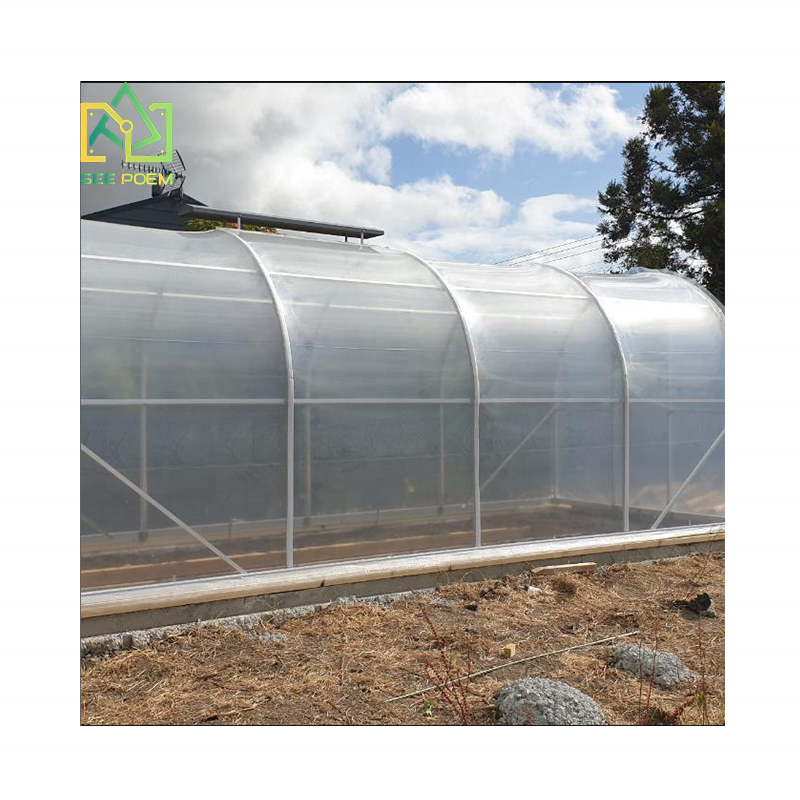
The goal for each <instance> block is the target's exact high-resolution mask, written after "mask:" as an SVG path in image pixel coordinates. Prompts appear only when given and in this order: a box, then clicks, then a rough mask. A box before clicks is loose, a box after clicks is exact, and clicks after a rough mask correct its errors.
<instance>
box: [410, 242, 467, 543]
mask: <svg viewBox="0 0 800 800" xmlns="http://www.w3.org/2000/svg"><path fill="white" fill-rule="evenodd" d="M406 255H408V256H410V257H411V258H413V259H414V260H415V261H417V262H419V263H420V264H422V266H423V267H425V268H426V269H427V270H428V271H429V272H430V273H431V275H433V276H434V278H436V280H437V281H438V282H439V284H440V285H441V287H442V289H444V291H445V292H446V293H447V296H448V297H449V298H450V301H451V302H452V304H453V307H454V308H455V310H456V314H458V319H459V321H460V322H461V328H462V330H463V331H464V338H465V339H466V343H467V352H468V354H469V363H470V367H471V369H472V486H473V489H472V492H473V505H474V512H475V525H474V530H475V547H480V546H481V469H480V464H481V462H480V457H481V444H480V414H481V384H480V378H479V377H478V359H477V358H476V356H475V345H474V344H473V341H472V333H471V332H470V329H469V325H467V321H466V319H465V318H464V310H463V309H462V308H461V303H460V302H459V301H458V298H457V297H456V295H455V294H454V293H453V291H452V289H451V288H450V286H449V284H448V283H447V281H446V280H445V279H444V278H443V277H442V276H441V274H440V272H439V270H438V269H436V267H434V266H433V264H430V263H429V262H428V261H426V260H425V259H423V258H420V257H419V256H416V255H414V254H413V253H409V252H407V251H406Z"/></svg>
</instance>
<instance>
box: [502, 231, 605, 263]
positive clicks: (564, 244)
mask: <svg viewBox="0 0 800 800" xmlns="http://www.w3.org/2000/svg"><path fill="white" fill-rule="evenodd" d="M600 236H601V234H599V233H593V234H592V235H591V236H583V237H582V238H580V239H570V240H569V241H566V242H562V243H561V244H554V245H553V246H552V247H544V248H542V249H541V250H533V251H531V252H530V253H521V254H520V255H518V256H509V257H508V258H504V259H503V260H502V261H495V263H494V265H493V266H497V264H505V262H506V261H514V260H515V259H517V258H527V257H528V256H535V255H538V254H539V253H547V252H549V251H550V250H562V248H566V247H567V245H570V244H576V243H577V242H585V241H586V240H587V239H598V238H600ZM569 249H572V248H569Z"/></svg>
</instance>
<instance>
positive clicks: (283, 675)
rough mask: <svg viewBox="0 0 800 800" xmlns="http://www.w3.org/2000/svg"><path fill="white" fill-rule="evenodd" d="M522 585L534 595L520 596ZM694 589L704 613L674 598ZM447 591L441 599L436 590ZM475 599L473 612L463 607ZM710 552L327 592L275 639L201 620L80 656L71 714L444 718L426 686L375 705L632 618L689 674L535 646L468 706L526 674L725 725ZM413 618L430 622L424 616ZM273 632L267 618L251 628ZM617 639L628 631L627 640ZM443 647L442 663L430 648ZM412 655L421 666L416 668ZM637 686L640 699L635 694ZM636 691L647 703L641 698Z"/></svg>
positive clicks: (615, 703)
mask: <svg viewBox="0 0 800 800" xmlns="http://www.w3.org/2000/svg"><path fill="white" fill-rule="evenodd" d="M531 582H534V583H535V584H536V585H538V586H539V587H540V588H541V589H542V592H541V593H539V594H530V593H528V592H526V591H525V587H526V585H527V584H529V583H531ZM700 591H706V592H708V593H709V594H710V595H711V596H712V597H713V598H714V603H715V606H716V609H717V613H718V617H717V618H715V619H710V618H703V617H699V616H698V615H697V614H695V613H693V612H691V611H688V610H686V609H682V608H680V607H678V606H676V605H675V601H676V600H687V599H690V598H691V597H693V596H694V595H696V594H697V593H698V592H700ZM439 599H449V600H452V601H453V603H452V605H449V604H447V603H441V602H439V603H437V602H436V601H437V600H439ZM471 609H476V610H471ZM724 612H725V596H724V557H723V556H721V555H697V556H690V557H686V558H680V559H673V560H670V561H664V562H661V563H656V564H638V565H619V566H615V567H610V568H607V569H600V570H598V571H597V572H594V573H576V574H570V575H569V576H564V575H559V576H552V577H547V578H543V577H541V576H539V577H538V579H532V577H531V576H530V575H520V576H514V577H508V578H505V579H503V580H500V581H494V580H492V581H484V582H482V583H453V584H450V585H448V586H444V587H441V588H440V589H438V590H437V591H436V592H434V593H432V594H428V595H424V596H421V597H419V596H417V597H413V598H409V599H401V600H397V601H395V602H394V603H391V604H389V605H386V606H381V605H373V604H366V603H358V604H354V605H349V606H346V605H338V604H332V605H330V606H328V607H327V608H325V609H323V610H322V611H319V612H317V613H315V614H312V615H310V616H307V617H301V618H298V619H291V620H287V621H285V622H284V623H283V625H282V626H281V628H280V630H281V631H282V632H283V633H285V634H287V639H286V641H284V642H269V641H261V640H260V639H259V638H258V633H259V631H258V630H256V631H249V632H247V633H245V632H243V631H239V630H226V629H222V628H219V627H217V626H206V627H202V628H197V629H194V630H191V631H189V632H187V633H185V634H181V635H178V636H175V637H173V638H171V639H167V640H164V641H161V642H158V643H155V644H152V645H150V646H148V647H145V648H143V649H140V650H130V651H124V652H120V653H117V654H115V655H113V656H110V657H106V658H88V659H85V660H84V661H83V663H82V666H81V680H82V698H81V720H82V722H83V723H84V724H95V725H97V724H375V725H385V724H420V725H425V724H457V723H458V722H459V720H460V719H461V716H462V715H460V714H459V712H458V710H457V708H456V709H454V707H453V706H452V704H451V703H449V702H447V701H446V700H445V699H443V697H442V695H441V693H440V692H438V691H432V692H429V693H427V694H425V695H422V696H419V697H415V698H410V699H408V700H401V701H397V702H393V703H391V702H388V698H391V697H394V696H398V695H401V694H404V693H406V692H410V691H414V690H415V689H420V688H423V687H424V686H426V685H427V684H428V683H429V680H428V676H429V675H430V674H431V672H430V665H431V664H437V663H438V664H440V665H441V667H440V669H441V670H446V669H448V668H449V669H452V670H455V671H459V670H461V671H460V672H459V674H466V672H465V671H464V669H463V668H464V666H465V665H466V664H468V663H469V664H470V665H471V669H472V670H480V669H483V668H485V667H489V666H493V665H495V664H499V663H502V662H503V660H504V659H503V657H502V655H501V651H502V648H503V646H504V645H505V644H507V643H509V642H514V643H516V645H517V652H516V656H515V658H524V657H525V656H528V655H535V654H536V653H543V652H547V651H550V650H556V649H559V648H562V647H568V646H570V645H574V644H579V643H580V642H582V641H592V640H595V639H602V638H604V637H606V636H612V635H614V634H618V633H624V632H627V631H631V630H636V629H640V630H641V631H642V634H641V640H642V641H643V642H644V643H645V644H648V645H649V646H651V647H652V646H654V644H655V640H656V637H657V639H658V647H659V648H662V649H665V650H670V651H672V652H673V653H676V654H677V655H679V656H680V657H681V658H683V660H684V661H685V662H686V663H687V664H688V666H689V667H690V668H691V669H693V670H694V671H695V672H697V673H698V674H700V675H701V676H702V679H701V680H699V681H698V682H697V684H696V685H695V686H689V687H686V688H684V689H681V690H676V691H667V690H664V689H661V688H659V687H658V686H649V685H647V683H645V685H644V686H642V684H641V682H640V680H639V679H638V678H637V677H634V676H632V675H628V674H626V673H622V672H619V671H618V670H616V669H614V668H613V667H611V666H610V665H609V663H608V654H609V648H608V647H606V646H595V647H591V648H588V649H586V650H577V651H572V652H569V653H563V654H561V655H558V656H549V657H547V658H543V659H539V660H536V661H533V662H530V663H529V664H521V665H518V666H514V667H510V668H508V669H504V670H500V671H498V672H495V673H492V674H490V675H487V676H485V677H481V678H477V679H475V680H474V681H472V682H470V684H469V689H470V693H469V699H468V704H469V718H470V721H472V722H475V723H478V724H491V723H493V722H494V712H493V706H492V702H493V698H494V696H495V695H496V693H497V692H498V691H499V689H500V688H501V686H502V685H503V684H504V683H505V682H506V681H508V680H511V679H514V678H519V677H522V676H524V675H539V676H543V677H548V678H553V679H556V680H563V681H566V682H567V683H569V684H571V685H572V686H574V687H576V688H578V689H580V690H581V691H584V692H586V693H587V694H589V695H590V696H591V697H593V698H594V699H595V700H597V702H598V703H599V704H600V706H601V707H602V709H603V711H604V712H605V714H606V718H607V719H608V721H609V722H611V723H617V724H635V723H637V722H640V723H643V724H692V723H695V724H703V723H705V724H708V723H711V724H722V723H724V655H725V653H724V620H725V613H724ZM426 615H427V616H428V618H429V619H430V620H431V622H432V623H433V629H434V630H435V635H434V634H432V632H431V625H429V624H428V622H427V621H426ZM275 630H276V629H275V628H274V627H273V625H272V624H271V623H269V622H265V624H264V629H263V632H265V633H266V632H274V631H275ZM637 639H638V637H631V638H630V639H628V641H637ZM443 652H444V653H445V654H446V657H447V659H449V664H450V666H449V667H445V666H444V662H443V661H442V660H441V659H442V653H443ZM426 665H428V666H427V667H426ZM640 698H641V699H640ZM645 700H647V701H648V702H647V704H645Z"/></svg>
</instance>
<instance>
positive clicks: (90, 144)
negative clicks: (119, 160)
mask: <svg viewBox="0 0 800 800" xmlns="http://www.w3.org/2000/svg"><path fill="white" fill-rule="evenodd" d="M123 97H127V98H128V99H129V100H130V101H131V103H132V104H133V107H134V108H135V109H136V113H137V114H138V115H139V118H140V120H141V122H142V123H143V124H144V126H146V128H147V130H148V131H149V132H150V135H149V136H146V137H145V138H144V139H140V140H139V141H138V142H134V141H133V137H134V133H133V127H134V126H133V121H132V120H129V119H123V118H122V117H121V116H120V115H119V114H118V113H117V111H116V107H117V106H118V105H119V103H120V101H121V100H122V98H123ZM101 111H102V112H103V115H102V116H101V117H100V118H99V119H98V120H97V123H96V125H95V126H94V128H93V130H92V132H91V133H89V126H90V124H91V122H92V117H95V116H96V115H97V113H98V112H101ZM149 111H151V112H157V113H159V114H160V115H161V116H162V117H164V118H165V126H166V130H165V135H164V137H163V138H164V140H165V141H164V146H163V147H162V148H161V152H160V153H158V155H154V156H146V155H137V154H136V151H137V150H141V149H142V148H144V147H147V146H148V145H151V144H155V143H156V142H158V141H161V139H162V136H161V134H160V133H159V132H158V130H157V129H156V126H155V125H154V124H153V121H152V120H151V119H150V117H149V115H148V114H147V112H146V111H145V110H144V107H143V106H142V104H141V103H140V102H139V98H138V97H137V96H136V95H135V94H134V92H133V89H131V87H130V86H129V85H128V84H127V83H123V84H122V86H120V88H119V91H118V92H117V94H116V95H115V97H114V99H113V100H112V101H111V104H110V105H109V104H108V103H100V102H95V103H81V161H82V162H98V161H101V162H102V161H105V160H106V157H105V156H101V155H94V143H95V142H96V141H97V138H98V137H99V136H105V137H106V138H107V139H109V140H110V141H112V142H113V143H114V144H115V145H117V146H118V147H121V148H122V149H123V150H124V152H125V161H127V162H131V163H149V162H159V163H170V162H171V161H172V103H152V104H151V105H150V106H149ZM111 120H113V121H114V123H115V124H116V125H117V127H118V128H119V131H120V133H121V134H122V137H121V138H120V137H119V136H117V134H116V133H115V132H114V131H113V130H109V129H108V127H107V125H108V124H109V122H110V121H111ZM137 131H141V127H139V128H137Z"/></svg>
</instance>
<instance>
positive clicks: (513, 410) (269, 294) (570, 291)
mask: <svg viewBox="0 0 800 800" xmlns="http://www.w3.org/2000/svg"><path fill="white" fill-rule="evenodd" d="M81 224H82V230H81V239H82V241H81V251H82V269H81V346H82V351H81V585H82V588H83V589H84V590H96V589H107V588H110V587H126V586H137V585H146V584H159V583H162V582H168V581H185V580H189V579H195V578H201V577H209V576H217V575H219V576H222V575H231V574H236V573H252V572H259V571H268V570H269V571H272V570H281V569H286V568H291V567H304V566H307V565H312V564H328V563H330V564H333V563H341V562H350V561H357V560H360V559H374V558H378V557H381V558H383V557H389V556H397V555H400V554H413V553H423V552H435V551H449V550H454V549H456V550H458V549H467V548H481V547H487V546H494V545H504V544H509V543H519V542H525V541H532V540H541V539H561V538H564V539H566V538H570V537H579V536H586V535H598V534H607V533H608V534H612V533H617V532H623V531H644V530H649V529H666V528H676V527H682V526H691V525H700V524H706V523H709V522H718V521H721V520H723V518H724V426H725V422H724V327H725V323H724V312H723V309H722V308H721V307H720V306H719V305H718V303H717V302H716V301H715V300H714V298H713V297H712V296H711V295H709V294H708V293H707V292H706V291H705V290H704V289H702V288H701V287H699V286H698V285H696V284H695V283H693V282H691V281H689V280H687V279H685V278H683V277H681V276H679V275H677V274H675V273H670V272H661V271H651V270H637V271H633V272H629V273H626V274H623V275H608V274H602V275H576V274H573V273H570V272H566V271H563V270H559V269H557V268H556V267H554V266H548V265H543V264H537V263H524V264H517V265H513V266H489V265H483V264H461V263H443V262H433V261H425V260H422V259H420V258H418V257H416V256H414V255H411V254H408V253H404V252H399V251H397V250H393V249H389V248H387V247H382V246H376V245H373V244H371V243H369V242H368V241H364V240H363V239H362V240H360V241H359V240H356V241H345V240H343V239H336V238H335V237H333V236H324V235H316V236H315V235H312V234H306V235H303V234H292V235H287V234H281V233H259V232H247V231H245V230H241V229H233V228H220V229H218V230H212V231H208V232H197V233H190V232H179V231H170V230H157V229H151V228H145V227H136V226H134V225H119V224H110V223H106V222H92V221H84V222H82V223H81Z"/></svg>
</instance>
